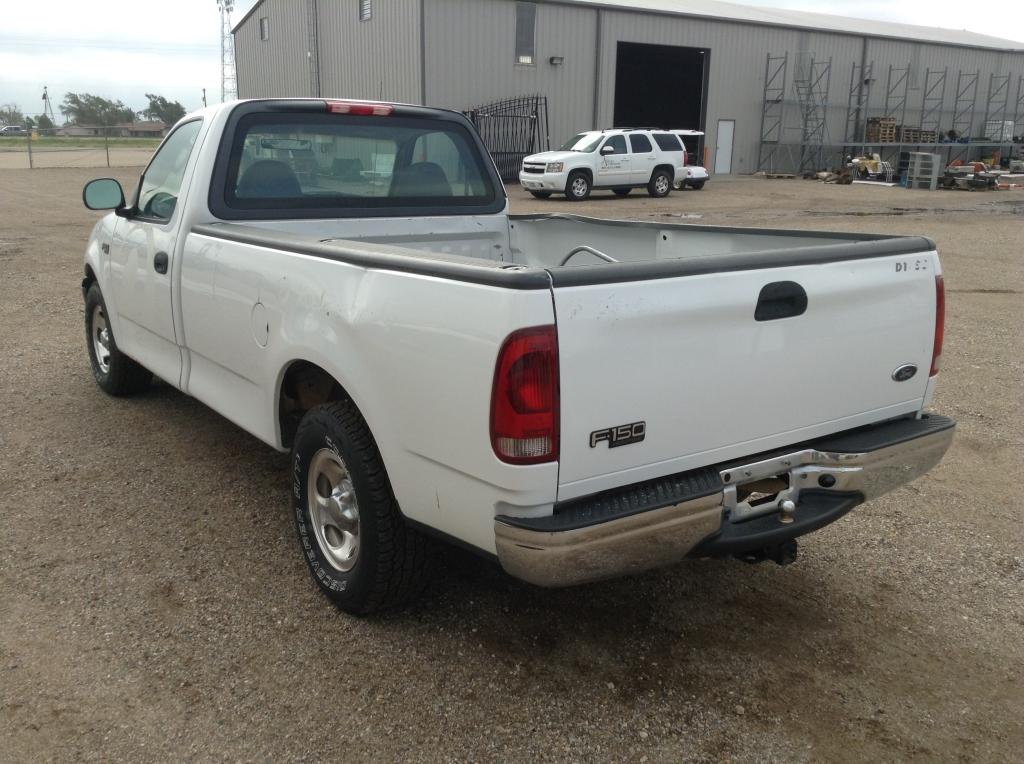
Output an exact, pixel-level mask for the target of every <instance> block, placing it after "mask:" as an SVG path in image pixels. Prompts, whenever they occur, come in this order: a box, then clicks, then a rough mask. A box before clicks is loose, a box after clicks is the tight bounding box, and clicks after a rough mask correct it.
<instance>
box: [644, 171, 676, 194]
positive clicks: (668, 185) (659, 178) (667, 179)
mask: <svg viewBox="0 0 1024 764" xmlns="http://www.w3.org/2000/svg"><path fill="white" fill-rule="evenodd" d="M671 190H672V176H671V175H670V174H669V172H668V170H655V171H654V174H652V175H651V182H650V183H648V184H647V193H648V194H650V195H651V196H653V197H654V198H655V199H661V198H662V197H664V196H668V195H669V192H670V191H671Z"/></svg>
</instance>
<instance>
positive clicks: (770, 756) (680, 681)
mask: <svg viewBox="0 0 1024 764" xmlns="http://www.w3.org/2000/svg"><path fill="white" fill-rule="evenodd" d="M105 173H106V171H102V174H105ZM109 173H110V174H111V175H113V176H115V177H118V178H120V179H121V180H122V181H124V182H130V181H131V179H132V177H133V175H136V174H137V171H132V170H111V171H109ZM95 174H97V172H96V171H86V170H80V169H66V170H38V171H34V172H30V171H28V170H5V171H4V172H3V173H2V174H0V316H2V319H3V323H4V325H5V326H6V327H7V329H6V330H5V331H4V332H3V334H2V340H0V354H2V357H3V359H4V362H3V364H2V365H0V411H2V412H3V416H2V417H0V496H2V497H3V498H2V510H0V759H2V760H4V761H19V762H20V761H29V760H68V759H74V758H80V759H104V760H107V759H133V760H153V759H196V760H221V759H232V760H243V759H261V760H290V759H305V760H309V759H319V758H328V757H329V758H333V759H350V760H351V759H356V760H358V759H367V758H369V757H370V756H375V757H378V758H380V759H385V760H394V759H403V760H432V761H433V760H453V761H455V760H504V761H533V760H573V761H577V760H578V761H591V760H624V759H629V760H632V761H651V762H654V761H681V760H687V761H689V760H693V761H766V760H785V761H804V760H806V761H865V760H878V761H892V760H909V759H915V760H946V761H954V760H955V761H1010V760H1019V757H1020V753H1021V751H1022V750H1024V727H1022V722H1021V714H1020V712H1021V709H1022V708H1024V597H1022V595H1024V547H1022V543H1021V542H1022V535H1024V534H1022V531H1021V519H1022V509H1024V503H1022V501H1021V498H1020V494H1019V493H1018V492H1017V491H1016V489H1013V480H1015V479H1019V478H1020V475H1021V474H1022V470H1021V458H1020V453H1021V448H1022V446H1024V414H1022V412H1021V404H1022V403H1024V395H1022V392H1024V391H1022V379H1024V368H1022V361H1021V354H1020V347H1021V340H1022V338H1024V336H1022V335H1024V300H1022V297H1021V294H1022V290H1024V269H1022V264H1021V263H1022V260H1021V256H1022V251H1021V242H1022V241H1024V215H1022V212H1024V192H1021V191H1009V192H1000V193H974V194H971V193H956V192H948V193H928V192H911V191H905V190H902V189H883V188H867V187H863V186H852V187H836V186H826V185H822V184H820V183H817V182H807V181H798V180H788V181H786V180H780V181H766V180H762V179H753V178H747V179H723V180H712V181H711V182H710V183H709V184H708V186H707V188H706V189H705V190H704V191H701V192H694V191H688V192H683V193H675V194H673V195H672V196H670V197H669V198H668V199H665V200H661V201H655V200H651V199H648V198H646V196H641V195H640V194H638V193H636V192H634V195H633V196H632V197H630V198H627V199H618V198H613V197H611V196H607V197H600V198H598V197H595V198H594V199H593V200H591V201H590V202H587V203H584V204H571V203H568V202H565V201H561V200H557V199H555V200H550V201H547V202H537V201H534V200H532V199H531V198H530V197H528V196H526V195H525V194H524V193H523V192H522V191H521V190H520V189H518V188H513V189H512V190H511V192H510V193H511V195H512V197H513V207H514V209H515V210H516V211H531V210H537V211H560V212H572V213H579V214H591V215H599V216H606V217H621V218H633V219H641V220H645V219H657V220H683V221H685V220H693V221H699V222H702V223H722V224H728V225H760V226H774V227H797V228H822V229H831V230H850V231H858V230H865V229H866V230H870V231H881V232H891V233H914V234H926V235H928V236H931V237H932V238H934V239H935V240H936V241H937V242H938V244H939V247H940V251H941V252H942V256H943V266H944V269H945V272H946V284H947V295H948V298H947V300H948V308H947V333H946V352H945V355H944V370H943V372H942V377H941V383H940V386H939V391H938V395H937V397H936V400H935V408H936V409H937V410H939V411H941V412H943V413H947V414H950V415H952V416H954V417H956V418H957V419H958V420H959V423H960V427H959V432H958V435H957V438H956V441H955V443H954V446H953V448H952V450H951V452H950V453H949V454H948V456H947V457H946V460H945V462H944V463H943V464H942V465H941V467H939V468H938V469H937V470H936V471H934V472H933V473H932V474H931V475H929V476H928V477H926V478H924V479H922V480H920V481H918V482H917V483H915V484H914V485H912V486H909V487H906V488H903V489H901V490H899V491H897V492H895V493H893V494H891V495H889V496H887V497H884V498H883V499H881V500H878V501H875V502H873V503H871V504H869V505H865V506H863V507H861V508H860V509H858V510H856V511H855V512H854V513H853V514H851V515H850V516H849V517H847V518H845V519H843V520H842V521H840V522H838V523H836V524H834V525H832V526H830V527H828V528H826V529H824V530H823V531H821V532H819V533H818V534H816V535H814V536H811V537H809V538H807V539H805V541H804V543H803V545H802V547H801V556H800V559H799V560H798V562H797V563H796V564H795V565H792V566H790V567H787V568H779V567H776V566H774V565H769V564H766V565H759V566H747V565H744V564H743V563H740V562H734V561H696V562H688V563H684V564H682V565H679V566H677V567H675V568H671V569H667V570H660V571H655V572H652V573H649V574H646V575H643V576H640V577H638V578H633V579H628V580H619V581H612V582H608V583H602V584H596V585H590V586H585V587H580V588H576V589H571V590H561V591H544V590H540V589H535V588H532V587H530V586H528V585H525V584H520V583H517V582H515V581H512V580H509V579H508V578H506V577H504V576H503V575H501V574H500V573H499V572H497V571H496V570H494V569H493V568H491V567H490V566H489V565H487V564H485V563H484V562H482V561H478V560H476V559H475V558H472V557H470V556H468V555H465V554H464V553H459V552H455V551H451V552H448V553H446V560H445V565H444V569H443V570H442V572H441V574H440V575H439V576H438V578H437V579H436V581H435V582H434V584H433V585H432V587H431V588H430V590H429V592H428V595H427V596H426V597H425V598H424V599H423V600H422V601H420V602H419V603H417V604H416V605H414V606H413V607H411V608H409V609H408V610H405V611H403V612H399V613H394V614H390V615H388V616H387V617H382V618H372V619H363V620H358V619H354V618H350V617H347V616H344V615H341V614H339V613H338V612H337V611H336V610H335V609H333V608H332V607H331V606H330V605H329V604H328V603H327V601H326V600H325V599H324V598H323V597H321V596H320V595H319V594H318V593H317V592H316V590H315V589H314V586H313V584H312V583H311V582H310V581H309V580H308V574H307V572H306V568H305V565H304V563H303V561H302V559H301V558H300V556H299V554H298V551H297V546H296V541H295V539H294V538H293V534H294V532H293V529H292V521H291V518H290V516H289V513H288V510H287V507H288V493H287V485H286V484H287V480H286V475H287V459H286V457H284V456H282V455H279V454H277V453H276V452H274V451H273V450H271V449H270V448H268V447H267V446H265V445H263V444H261V443H260V442H258V441H256V440H254V439H253V438H251V437H250V436H248V435H246V434H245V433H243V432H241V431H240V430H238V429H237V428H236V427H234V426H233V425H231V424H230V423H228V422H227V421H225V420H224V419H221V418H220V417H219V416H217V415H215V414H213V413H212V412H210V411H209V410H207V409H205V408H204V407H202V406H201V405H199V404H198V403H196V402H194V401H192V400H190V399H188V398H186V397H185V396H183V395H181V394H180V393H178V392H176V391H174V390H173V389H171V388H170V387H168V386H166V385H155V386H154V387H153V389H152V390H151V392H149V393H148V394H146V395H143V396H141V397H139V398H136V399H132V400H113V399H111V398H108V397H106V396H104V395H103V394H102V393H100V391H99V390H98V389H97V388H96V386H95V384H94V383H93V381H92V379H91V377H90V375H89V371H88V365H87V360H86V353H85V348H84V344H83V337H82V330H81V324H82V299H81V294H80V291H79V288H78V282H79V279H80V278H81V251H82V248H83V246H84V244H85V241H86V237H87V236H88V233H89V228H90V226H91V225H92V223H93V221H94V220H95V218H96V217H97V216H96V215H95V214H93V213H89V212H87V211H86V210H84V209H83V208H82V206H81V202H80V195H79V190H80V188H81V186H82V183H83V182H84V181H85V180H87V179H88V178H90V177H93V176H94V175H95ZM1015 476H1016V477H1015ZM1007 486H1009V488H1008V487H1007ZM1010 489H1013V490H1010ZM1008 490H1009V493H1008V492H1007V491H1008Z"/></svg>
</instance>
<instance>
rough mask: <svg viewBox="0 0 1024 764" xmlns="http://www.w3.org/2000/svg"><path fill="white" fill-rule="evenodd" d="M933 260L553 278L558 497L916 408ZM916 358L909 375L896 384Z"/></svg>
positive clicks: (925, 355) (924, 382) (924, 370)
mask: <svg viewBox="0 0 1024 764" xmlns="http://www.w3.org/2000/svg"><path fill="white" fill-rule="evenodd" d="M600 267H601V266H591V267H589V268H588V270H592V271H593V270H594V269H595V268H600ZM938 267H939V265H938V257H937V256H936V255H935V254H934V253H933V252H932V253H924V254H913V255H900V256H876V257H869V258H866V259H846V260H843V261H840V262H819V263H814V264H794V265H782V266H781V267H761V268H757V269H753V270H721V271H718V272H703V273H702V272H699V271H698V272H697V273H695V274H691V275H682V276H670V277H665V278H653V279H648V280H637V281H621V280H620V281H617V282H614V283H586V281H587V280H586V279H583V278H579V277H577V278H568V279H563V280H562V281H563V282H564V283H566V284H567V285H563V286H560V285H559V279H558V278H557V275H556V277H555V278H554V303H555V315H556V321H557V328H558V342H559V364H560V380H561V391H560V397H561V445H560V467H559V500H565V499H570V498H574V497H577V496H582V495H585V494H590V493H595V492H597V491H602V490H606V489H608V488H613V487H615V486H620V485H625V484H629V483H633V482H637V481H641V480H647V479H650V478H653V477H658V476H661V475H668V474H672V473H675V472H680V471H683V470H687V469H692V468H695V467H700V466H705V465H708V464H713V463H716V462H720V461H724V460H727V459H734V458H738V457H743V456H748V455H751V454H755V453H757V452H760V451H764V450H767V449H771V448H776V447H780V446H786V445H791V444H794V443H798V442H800V441H803V440H807V439H809V438H815V437H820V436H823V435H827V434H830V433H833V432H837V431H840V430H845V429H850V428H853V427H858V426H861V425H864V424H869V423H871V422H877V421H881V420H884V419H888V418H892V417H896V416H899V415H903V414H907V413H910V412H915V411H917V410H919V409H920V408H921V406H922V404H923V401H924V397H925V395H926V390H927V387H928V374H929V368H930V364H931V355H932V345H933V340H934V332H935V309H936V288H935V283H936V282H935V277H936V275H937V271H938ZM563 270H564V271H569V270H570V269H569V268H566V269H563ZM801 292H803V293H804V294H805V295H806V307H805V308H804V309H802V310H801V302H802V300H801ZM755 313H758V314H759V315H757V316H755ZM908 364H912V365H914V366H915V367H916V373H914V374H913V375H912V376H909V378H907V379H903V380H902V381H897V378H898V377H903V376H907V375H909V373H910V370H909V369H904V370H903V373H902V374H897V375H895V377H894V373H895V372H896V370H897V369H899V368H901V367H905V366H906V365H908ZM638 423H643V425H642V426H638ZM627 425H628V426H630V427H628V428H624V427H623V426H627ZM616 428H619V429H617V430H616ZM641 434H642V440H641V439H640V436H641Z"/></svg>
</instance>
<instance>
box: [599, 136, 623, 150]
mask: <svg viewBox="0 0 1024 764" xmlns="http://www.w3.org/2000/svg"><path fill="white" fill-rule="evenodd" d="M604 145H605V146H611V147H612V148H613V149H615V151H613V152H612V153H613V154H625V153H626V139H625V138H624V137H623V136H621V135H613V136H612V137H611V138H609V139H608V140H607V141H605V143H604ZM602 148H603V147H602Z"/></svg>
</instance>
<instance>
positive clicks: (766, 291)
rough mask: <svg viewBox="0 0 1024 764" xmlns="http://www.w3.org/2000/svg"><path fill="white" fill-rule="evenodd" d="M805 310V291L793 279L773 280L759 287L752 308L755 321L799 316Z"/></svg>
mask: <svg viewBox="0 0 1024 764" xmlns="http://www.w3.org/2000/svg"><path fill="white" fill-rule="evenodd" d="M806 310H807V292H805V291H804V288H803V287H802V286H800V285H799V284H797V283H796V282H795V281H773V282H772V283H771V284H765V285H764V286H763V287H762V288H761V294H759V295H758V296H757V307H756V308H755V309H754V320H755V321H774V320H776V319H778V318H792V317H793V316H800V315H803V313H804V312H805V311H806Z"/></svg>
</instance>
